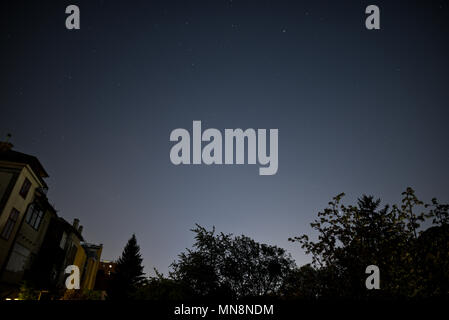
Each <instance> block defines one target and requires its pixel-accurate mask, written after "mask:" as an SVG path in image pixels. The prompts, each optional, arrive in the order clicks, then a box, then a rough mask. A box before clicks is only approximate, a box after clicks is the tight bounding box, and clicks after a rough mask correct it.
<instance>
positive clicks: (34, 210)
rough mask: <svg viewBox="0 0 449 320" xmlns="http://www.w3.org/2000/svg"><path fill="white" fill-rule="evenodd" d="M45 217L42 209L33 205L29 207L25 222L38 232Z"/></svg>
mask: <svg viewBox="0 0 449 320" xmlns="http://www.w3.org/2000/svg"><path fill="white" fill-rule="evenodd" d="M43 216H44V212H43V211H42V209H41V208H39V207H38V206H36V205H35V204H34V203H32V204H30V206H29V207H28V212H27V215H26V218H25V222H26V223H28V224H29V225H30V226H31V227H32V228H33V229H35V230H38V229H39V226H40V225H41V221H42V217H43Z"/></svg>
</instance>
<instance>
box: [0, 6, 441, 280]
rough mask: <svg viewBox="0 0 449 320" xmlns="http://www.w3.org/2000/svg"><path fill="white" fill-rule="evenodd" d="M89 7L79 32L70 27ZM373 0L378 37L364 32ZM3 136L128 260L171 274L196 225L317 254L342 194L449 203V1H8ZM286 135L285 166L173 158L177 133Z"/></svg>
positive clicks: (64, 209)
mask: <svg viewBox="0 0 449 320" xmlns="http://www.w3.org/2000/svg"><path fill="white" fill-rule="evenodd" d="M69 4H76V5H78V6H79V7H80V11H81V30H67V29H66V28H65V19H66V17H67V15H66V14H65V8H66V6H67V5H69ZM369 4H376V5H378V6H379V8H380V12H381V30H371V31H369V30H367V29H366V28H365V18H366V14H365V8H366V6H367V5H369ZM0 18H1V22H0V23H1V30H0V34H1V38H0V41H1V53H0V55H1V59H0V66H1V72H0V81H1V91H0V135H1V138H2V139H3V138H4V137H5V136H6V133H11V134H12V139H11V141H12V142H13V144H14V145H15V150H17V151H21V152H25V153H29V154H32V155H35V156H37V157H38V158H39V159H40V160H41V162H42V164H43V165H44V167H45V168H46V169H47V171H48V172H49V174H50V178H49V179H47V182H48V184H49V193H48V196H49V198H50V202H52V203H54V205H55V207H56V209H57V210H59V215H60V216H62V217H64V218H65V219H66V220H68V221H70V222H71V221H72V220H73V218H75V217H77V218H79V219H80V220H81V224H82V225H84V231H83V234H84V236H85V238H86V240H87V241H89V242H93V243H103V245H104V250H103V255H102V258H103V259H108V260H111V259H116V258H117V257H118V256H119V255H120V254H121V251H122V249H123V247H124V245H125V243H126V241H127V240H128V239H129V238H130V237H131V235H132V233H135V234H136V236H137V240H138V243H139V244H140V246H141V252H142V255H143V258H144V264H145V270H146V271H147V272H152V269H153V267H156V268H158V269H159V271H161V272H163V273H166V272H167V270H168V266H169V264H170V263H171V262H172V261H173V260H174V259H175V258H176V257H177V255H178V254H179V253H180V252H181V251H183V250H184V249H185V248H186V247H190V246H191V245H192V244H193V241H194V239H193V233H192V232H190V231H189V229H191V228H192V227H194V225H195V223H199V224H201V225H203V226H205V227H208V228H210V227H212V226H216V228H217V230H218V231H223V232H226V233H234V234H242V233H243V234H245V235H247V236H250V237H253V238H254V239H255V240H257V241H259V242H264V243H268V244H275V245H278V246H280V247H283V248H285V249H287V251H288V252H290V253H291V254H292V255H293V257H294V258H295V259H296V262H297V264H298V265H302V264H304V263H307V262H309V261H310V257H307V256H305V255H304V253H303V251H302V249H301V248H300V247H299V246H298V245H297V244H292V243H289V242H288V241H287V239H288V237H291V236H296V235H300V234H303V233H308V234H311V229H310V226H309V223H310V222H311V221H312V220H313V219H314V218H315V217H316V214H317V212H318V210H321V209H323V208H324V207H326V205H327V203H328V201H330V199H331V198H332V197H333V196H335V195H337V194H339V193H340V192H345V193H346V194H347V197H346V201H347V202H349V201H354V200H355V199H356V198H357V197H359V196H361V195H362V194H363V193H366V194H373V195H375V196H377V197H381V198H382V199H383V201H384V202H396V203H397V202H399V201H400V198H401V194H400V193H401V192H402V191H404V190H405V188H406V187H407V186H411V187H413V188H414V189H415V190H416V191H417V195H418V196H419V197H420V198H422V200H425V201H430V199H431V198H432V197H437V198H438V199H439V200H441V202H448V201H449V194H448V190H449V166H448V163H449V148H448V138H449V130H448V123H449V110H448V101H449V54H448V53H449V52H448V49H449V3H447V2H445V1H418V2H416V1H378V0H374V1H316V0H314V1H289V2H283V1H239V0H233V1H179V2H174V1H160V2H156V1H124V0H121V1H112V0H111V1H98V0H89V1H78V0H73V1H16V0H14V1H12V0H11V1H2V3H1V13H0ZM193 120H201V121H202V125H203V129H206V128H217V129H219V130H222V131H223V130H224V129H225V128H243V129H246V128H265V129H270V128H277V129H279V170H278V172H277V174H276V175H273V176H260V175H259V174H258V168H259V165H239V166H237V165H231V166H224V165H217V166H206V165H200V166H198V165H197V166H194V165H189V166H187V165H184V166H182V165H181V166H175V165H173V164H172V163H171V162H170V157H169V152H170V148H171V147H172V145H173V142H170V141H169V136H170V132H171V131H172V130H173V129H175V128H186V129H188V130H189V131H191V130H192V121H193Z"/></svg>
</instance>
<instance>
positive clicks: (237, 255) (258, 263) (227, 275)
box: [170, 225, 295, 298]
mask: <svg viewBox="0 0 449 320" xmlns="http://www.w3.org/2000/svg"><path fill="white" fill-rule="evenodd" d="M192 231H193V232H195V233H196V235H195V240H196V241H195V244H194V248H193V249H192V250H190V249H187V252H183V253H181V254H180V255H179V260H178V261H176V262H173V264H172V272H171V273H170V277H171V278H172V279H173V280H175V281H178V282H179V283H183V284H184V285H185V286H188V287H189V288H190V290H191V291H192V292H193V294H194V295H196V296H197V297H210V298H217V297H228V298H242V297H254V296H266V295H276V294H277V293H278V291H279V289H280V288H281V286H282V284H283V281H284V279H285V278H287V276H288V274H289V272H290V271H291V270H292V269H293V268H294V267H295V264H294V262H293V260H292V259H291V257H290V256H289V255H288V254H286V253H285V250H284V249H281V248H279V247H276V246H269V245H266V244H260V243H258V242H256V241H254V240H253V239H250V238H248V237H246V236H243V235H242V236H233V235H232V234H224V233H220V234H215V228H213V229H212V230H211V231H209V230H206V229H205V228H203V227H201V226H200V225H196V228H194V229H193V230H192Z"/></svg>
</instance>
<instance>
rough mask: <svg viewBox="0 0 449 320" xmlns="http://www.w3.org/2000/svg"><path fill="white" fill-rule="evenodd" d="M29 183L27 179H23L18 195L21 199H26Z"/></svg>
mask: <svg viewBox="0 0 449 320" xmlns="http://www.w3.org/2000/svg"><path fill="white" fill-rule="evenodd" d="M30 187H31V182H30V180H28V179H27V178H25V181H24V182H23V184H22V188H20V192H19V194H20V195H21V196H22V198H24V199H25V198H26V197H27V194H28V191H30Z"/></svg>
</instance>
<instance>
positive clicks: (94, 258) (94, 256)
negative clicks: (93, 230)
mask: <svg viewBox="0 0 449 320" xmlns="http://www.w3.org/2000/svg"><path fill="white" fill-rule="evenodd" d="M85 249H86V250H88V251H90V254H89V255H88V256H89V258H88V259H87V264H86V266H85V270H84V274H83V281H82V285H81V287H82V288H84V289H89V290H93V289H94V287H95V281H96V278H97V272H98V267H99V266H100V259H101V252H102V250H103V247H102V246H101V245H100V246H91V247H89V248H85Z"/></svg>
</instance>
